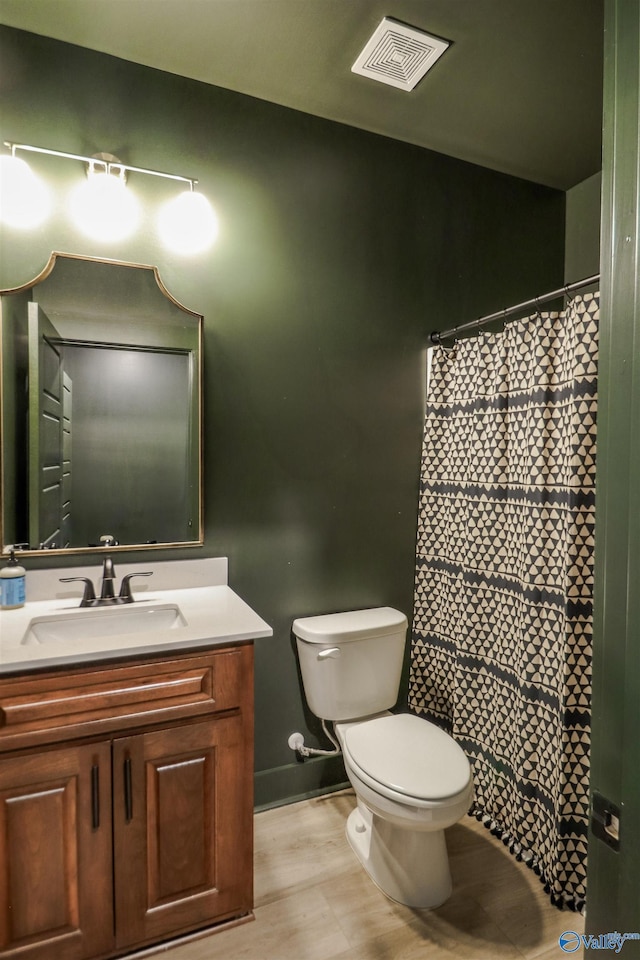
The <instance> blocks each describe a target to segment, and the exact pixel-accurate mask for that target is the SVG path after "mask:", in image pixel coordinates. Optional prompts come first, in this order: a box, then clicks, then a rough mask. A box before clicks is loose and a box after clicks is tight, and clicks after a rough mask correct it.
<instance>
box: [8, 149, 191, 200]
mask: <svg viewBox="0 0 640 960" xmlns="http://www.w3.org/2000/svg"><path fill="white" fill-rule="evenodd" d="M4 145H5V147H8V148H9V149H10V150H11V155H12V156H15V153H16V150H27V151H29V152H30V153H44V154H46V155H47V156H50V157H63V158H64V159H66V160H80V161H81V162H82V163H88V164H90V165H91V167H93V166H95V164H102V165H104V167H105V168H106V170H107V172H108V173H110V172H111V168H112V167H114V168H117V169H118V170H121V171H123V172H124V171H128V172H129V173H146V174H148V175H149V176H151V177H163V178H164V179H165V180H180V181H181V182H182V183H188V184H189V185H190V187H191V189H192V190H193V188H194V186H195V184H196V183H197V182H198V181H197V180H194V178H193V177H181V176H179V175H178V174H176V173H162V172H161V171H160V170H149V169H147V168H145V167H132V166H130V165H129V164H127V163H120V161H119V160H105V159H102V158H101V157H83V156H81V155H80V154H78V153H64V152H63V151H61V150H49V149H48V148H46V147H33V146H31V145H30V144H28V143H11V142H10V141H8V140H5V141H4Z"/></svg>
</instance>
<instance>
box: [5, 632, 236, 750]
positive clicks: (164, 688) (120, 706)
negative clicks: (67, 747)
mask: <svg viewBox="0 0 640 960" xmlns="http://www.w3.org/2000/svg"><path fill="white" fill-rule="evenodd" d="M251 666H252V658H251V647H250V646H249V645H239V646H234V647H225V648H222V649H220V650H216V651H215V652H213V651H212V652H207V653H206V654H194V655H191V656H184V657H179V658H175V659H171V660H153V659H149V660H145V661H143V662H140V661H138V662H136V663H135V664H132V665H118V666H111V667H110V666H108V665H105V666H103V667H101V668H95V667H92V668H90V669H75V670H68V671H65V672H64V673H63V672H56V673H49V674H41V675H39V676H38V677H33V678H7V679H6V680H0V752H5V751H7V750H15V749H19V748H22V747H27V746H31V745H33V744H34V743H43V742H50V743H54V742H58V741H60V740H68V739H70V738H77V737H84V736H94V735H96V734H102V733H104V732H110V731H113V730H118V729H121V728H122V727H123V726H126V727H127V728H128V729H129V728H131V727H138V726H143V727H144V726H149V725H151V724H156V723H165V722H166V721H168V720H169V721H170V720H180V719H182V718H189V717H194V716H205V715H208V714H214V713H219V712H222V711H227V710H234V709H239V708H241V707H242V705H243V702H244V700H245V698H246V696H247V695H248V694H249V695H252V692H253V679H252V669H251Z"/></svg>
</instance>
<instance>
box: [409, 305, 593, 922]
mask: <svg viewBox="0 0 640 960" xmlns="http://www.w3.org/2000/svg"><path fill="white" fill-rule="evenodd" d="M598 307H599V296H598V294H587V295H586V296H584V297H576V298H574V300H573V301H572V302H571V303H570V304H569V305H568V307H567V308H566V310H565V311H563V312H562V313H542V314H538V315H536V316H534V317H530V318H527V319H525V320H519V321H516V322H513V323H509V324H507V325H506V326H505V330H504V332H503V333H497V334H491V333H481V334H480V335H479V336H478V337H477V338H474V339H469V340H465V341H462V342H460V343H457V344H456V346H455V348H454V349H453V350H450V351H445V350H442V349H440V350H437V351H435V352H434V356H433V361H432V369H431V377H430V386H429V396H428V408H427V415H426V420H425V432H424V444H423V459H422V473H421V496H420V512H419V519H418V539H417V557H416V585H415V601H414V617H413V637H412V661H411V672H410V685H409V707H410V709H411V710H412V711H413V712H415V713H416V714H418V715H419V716H422V717H425V718H427V719H428V720H432V721H433V722H435V723H437V724H439V725H440V726H442V727H443V728H444V729H446V730H448V731H449V732H450V733H451V734H452V735H453V736H454V737H455V739H456V740H457V741H458V742H459V743H460V744H461V746H462V747H463V749H464V750H465V752H466V753H467V756H468V757H469V760H470V762H471V764H472V766H473V776H474V785H475V800H474V805H473V807H472V812H473V813H474V814H475V815H476V816H477V817H478V819H479V820H482V821H483V822H484V823H485V824H486V825H487V826H488V827H489V828H490V829H491V830H492V831H493V832H494V833H495V834H497V835H498V836H501V837H502V839H503V841H504V843H505V844H506V845H507V846H508V847H509V848H510V849H511V850H512V852H513V853H514V854H515V855H516V856H517V857H518V859H522V860H524V861H525V862H527V863H529V864H530V865H531V866H532V867H533V868H534V869H535V870H536V872H537V873H538V875H539V876H540V878H541V880H542V881H543V882H544V884H545V889H546V890H547V892H548V893H549V895H550V896H551V899H552V901H553V903H555V904H556V905H557V906H559V907H563V906H564V907H569V908H571V909H576V910H581V909H582V908H583V906H584V903H585V898H586V858H587V823H588V814H589V798H588V786H589V743H590V695H591V631H592V594H593V546H594V520H595V451H596V409H597V357H598Z"/></svg>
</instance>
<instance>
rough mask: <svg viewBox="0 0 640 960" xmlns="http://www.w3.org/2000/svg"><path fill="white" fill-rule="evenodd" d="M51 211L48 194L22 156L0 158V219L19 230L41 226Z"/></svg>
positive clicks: (48, 191) (49, 195)
mask: <svg viewBox="0 0 640 960" xmlns="http://www.w3.org/2000/svg"><path fill="white" fill-rule="evenodd" d="M50 212H51V192H50V190H49V189H48V188H47V187H46V186H45V184H44V183H43V182H42V180H41V179H40V178H39V177H37V176H36V175H35V173H34V172H33V170H32V169H31V167H30V166H29V164H28V163H27V162H26V161H25V160H22V159H21V157H16V156H14V155H5V156H2V157H0V220H1V221H2V222H3V223H6V224H7V225H8V226H10V227H16V228H17V229H18V230H30V229H33V228H34V227H38V226H40V224H41V223H43V222H44V220H46V218H47V217H48V216H49V213H50Z"/></svg>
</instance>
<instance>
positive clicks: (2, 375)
mask: <svg viewBox="0 0 640 960" xmlns="http://www.w3.org/2000/svg"><path fill="white" fill-rule="evenodd" d="M58 260H66V261H72V260H73V261H82V262H86V263H94V264H104V265H107V266H115V267H124V268H130V269H133V270H145V271H151V273H152V275H153V279H154V280H155V284H156V286H157V288H158V290H159V291H160V293H161V294H162V296H164V297H165V298H166V299H167V300H168V301H169V302H170V304H172V305H173V306H174V307H177V308H178V309H179V310H180V311H182V312H183V313H185V314H186V315H187V316H189V317H191V318H193V319H194V320H195V321H196V324H197V358H196V362H195V370H196V373H197V381H198V382H197V402H196V404H195V408H196V410H197V421H198V422H197V425H196V429H195V436H196V437H197V484H198V490H197V530H198V536H197V539H193V540H173V541H163V542H159V543H155V542H154V543H126V544H123V543H122V544H118V545H113V546H109V551H110V552H111V551H113V552H116V553H122V552H126V551H129V552H131V551H138V550H166V549H178V548H185V547H186V548H188V547H201V546H202V545H203V544H204V517H203V493H204V488H203V455H202V447H203V387H202V383H203V380H202V377H203V323H204V317H203V315H202V314H200V313H197V312H196V311H194V310H191V309H189V308H188V307H186V306H185V305H184V304H183V303H181V302H180V301H179V300H178V299H176V297H174V296H173V294H172V293H171V292H170V291H169V290H168V289H167V287H166V286H165V284H164V282H163V281H162V278H161V277H160V273H159V271H158V268H157V267H155V266H152V265H149V264H143V263H130V262H128V261H124V260H115V259H108V258H103V257H89V256H84V255H81V254H73V253H64V252H61V251H54V252H52V254H51V256H50V257H49V260H48V262H47V264H46V265H45V267H44V268H43V270H41V272H40V273H39V274H38V275H37V276H36V277H34V278H33V279H32V280H29V281H27V282H25V283H22V284H20V285H19V286H16V287H10V288H5V289H1V290H0V298H2V299H0V424H4V422H5V421H4V417H5V406H4V405H5V402H6V398H5V393H4V388H5V383H6V379H7V378H6V371H5V369H4V362H6V360H5V359H4V358H3V357H2V344H3V313H4V312H5V311H4V310H3V309H2V304H3V303H4V298H5V297H8V296H11V295H13V294H20V293H24V292H26V291H28V290H31V289H32V288H33V287H36V286H37V285H38V284H41V283H42V282H43V281H44V280H46V279H47V278H48V277H49V276H50V275H51V274H52V272H53V271H54V268H55V266H56V263H57V262H58ZM3 433H4V431H3ZM5 468H6V452H5V439H4V437H3V439H2V442H1V443H0V552H4V550H5V549H6V548H10V546H11V545H10V544H5V533H4V526H5V523H4V520H5V509H6V503H5V485H6V484H5V478H6V475H5ZM104 549H105V547H104V546H97V545H96V546H93V545H91V546H82V547H53V548H40V549H32V548H31V546H30V548H29V549H25V550H20V551H19V552H18V554H17V555H18V556H20V557H40V558H44V557H47V556H68V555H75V554H78V555H81V554H92V553H99V552H100V551H103V550H104Z"/></svg>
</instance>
